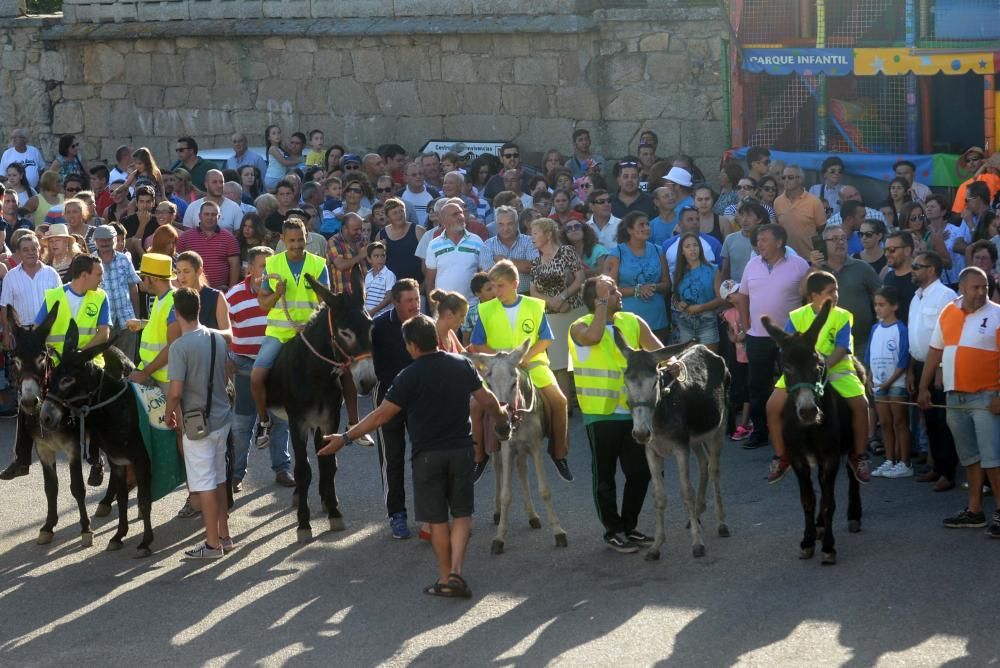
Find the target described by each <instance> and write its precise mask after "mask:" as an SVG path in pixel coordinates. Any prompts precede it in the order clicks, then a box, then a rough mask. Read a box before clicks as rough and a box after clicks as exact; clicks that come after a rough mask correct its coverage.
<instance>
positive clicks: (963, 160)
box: [956, 146, 986, 171]
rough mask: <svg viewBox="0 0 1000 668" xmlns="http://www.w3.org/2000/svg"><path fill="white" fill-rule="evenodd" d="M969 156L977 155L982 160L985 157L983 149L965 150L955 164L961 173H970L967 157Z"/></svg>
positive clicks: (974, 147)
mask: <svg viewBox="0 0 1000 668" xmlns="http://www.w3.org/2000/svg"><path fill="white" fill-rule="evenodd" d="M970 154H977V155H979V156H980V157H983V158H985V157H986V151H985V150H984V149H982V148H979V147H978V146H972V147H970V148H967V149H965V150H964V151H962V155H961V157H959V159H958V162H957V163H956V166H957V167H958V168H959V169H961V170H963V171H971V169H972V168H971V167H969V155H970Z"/></svg>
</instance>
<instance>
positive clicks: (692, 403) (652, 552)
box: [615, 328, 730, 561]
mask: <svg viewBox="0 0 1000 668" xmlns="http://www.w3.org/2000/svg"><path fill="white" fill-rule="evenodd" d="M615 344H616V345H617V346H618V349H619V350H620V351H621V353H622V355H623V356H624V357H625V361H626V367H625V392H626V395H627V397H628V403H629V408H630V410H631V412H632V422H633V426H632V437H633V438H634V439H635V440H636V442H637V443H641V444H643V445H645V446H646V462H647V463H648V464H649V472H650V474H651V476H652V482H653V498H654V499H655V500H656V537H655V539H654V540H653V544H652V545H651V546H650V547H649V550H648V551H647V552H646V559H647V560H650V561H654V560H656V559H659V558H660V548H661V546H662V545H663V542H664V540H665V539H666V531H665V530H664V527H663V516H664V511H665V510H666V508H667V496H666V493H665V492H664V489H663V459H664V458H665V457H666V456H667V455H671V454H672V455H673V456H674V458H675V459H676V460H677V469H678V473H679V477H680V486H681V498H682V499H683V500H684V506H685V508H686V509H687V514H688V528H689V529H690V530H691V541H692V548H691V552H692V554H693V555H694V556H695V557H703V556H705V544H704V542H703V541H702V537H701V520H700V519H699V518H700V517H701V514H702V513H703V512H704V511H705V493H706V490H707V487H708V479H709V478H711V481H712V486H713V487H714V488H715V518H716V521H717V523H718V525H717V531H718V533H719V535H720V536H722V537H727V536H729V527H728V525H726V511H725V508H724V507H723V505H722V489H721V487H720V482H719V460H720V458H721V455H722V444H723V442H724V438H725V429H726V411H728V410H729V385H730V377H729V369H727V368H726V363H725V361H723V359H722V358H721V357H719V356H718V355H716V354H715V353H713V352H712V351H711V350H709V349H708V348H706V347H705V346H703V345H695V346H691V347H689V345H690V344H688V343H682V344H678V345H673V346H667V347H665V348H661V349H660V350H656V351H652V352H647V351H645V350H636V349H635V348H632V347H631V346H629V345H628V343H627V342H626V341H625V339H624V338H623V337H622V335H621V332H620V331H619V330H618V329H617V328H616V329H615ZM675 355H676V358H675ZM661 363H666V364H665V367H660V364H661ZM692 451H693V452H694V455H695V457H696V458H697V459H698V472H699V480H698V496H697V500H695V499H694V498H693V497H692V493H691V492H692V490H691V479H690V475H691V474H690V458H689V456H690V454H691V452H692Z"/></svg>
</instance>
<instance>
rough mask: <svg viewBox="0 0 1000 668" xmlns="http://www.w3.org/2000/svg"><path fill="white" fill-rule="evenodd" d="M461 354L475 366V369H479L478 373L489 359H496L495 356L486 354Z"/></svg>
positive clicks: (466, 352)
mask: <svg viewBox="0 0 1000 668" xmlns="http://www.w3.org/2000/svg"><path fill="white" fill-rule="evenodd" d="M462 354H463V355H465V356H466V357H467V358H469V359H470V360H471V361H472V363H473V364H474V365H475V366H476V368H477V369H479V370H480V371H482V370H483V369H485V368H486V364H487V363H488V362H489V361H490V360H491V359H493V358H494V357H496V355H490V354H488V353H472V352H469V351H468V350H466V351H463V352H462Z"/></svg>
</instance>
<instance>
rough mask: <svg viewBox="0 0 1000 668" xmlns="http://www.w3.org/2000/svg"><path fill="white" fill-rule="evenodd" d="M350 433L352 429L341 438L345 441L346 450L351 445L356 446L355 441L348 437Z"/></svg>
mask: <svg viewBox="0 0 1000 668" xmlns="http://www.w3.org/2000/svg"><path fill="white" fill-rule="evenodd" d="M348 431H350V429H348V430H347V431H345V432H344V433H343V434H341V437H342V438H343V439H344V447H345V448H346V447H347V446H349V445H354V439H353V438H351V437H350V436H348V435H347V432H348Z"/></svg>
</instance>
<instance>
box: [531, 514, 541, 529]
mask: <svg viewBox="0 0 1000 668" xmlns="http://www.w3.org/2000/svg"><path fill="white" fill-rule="evenodd" d="M528 526H529V527H531V528H532V529H541V528H542V521H541V520H540V519H538V518H537V517H532V518H531V519H529V520H528Z"/></svg>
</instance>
